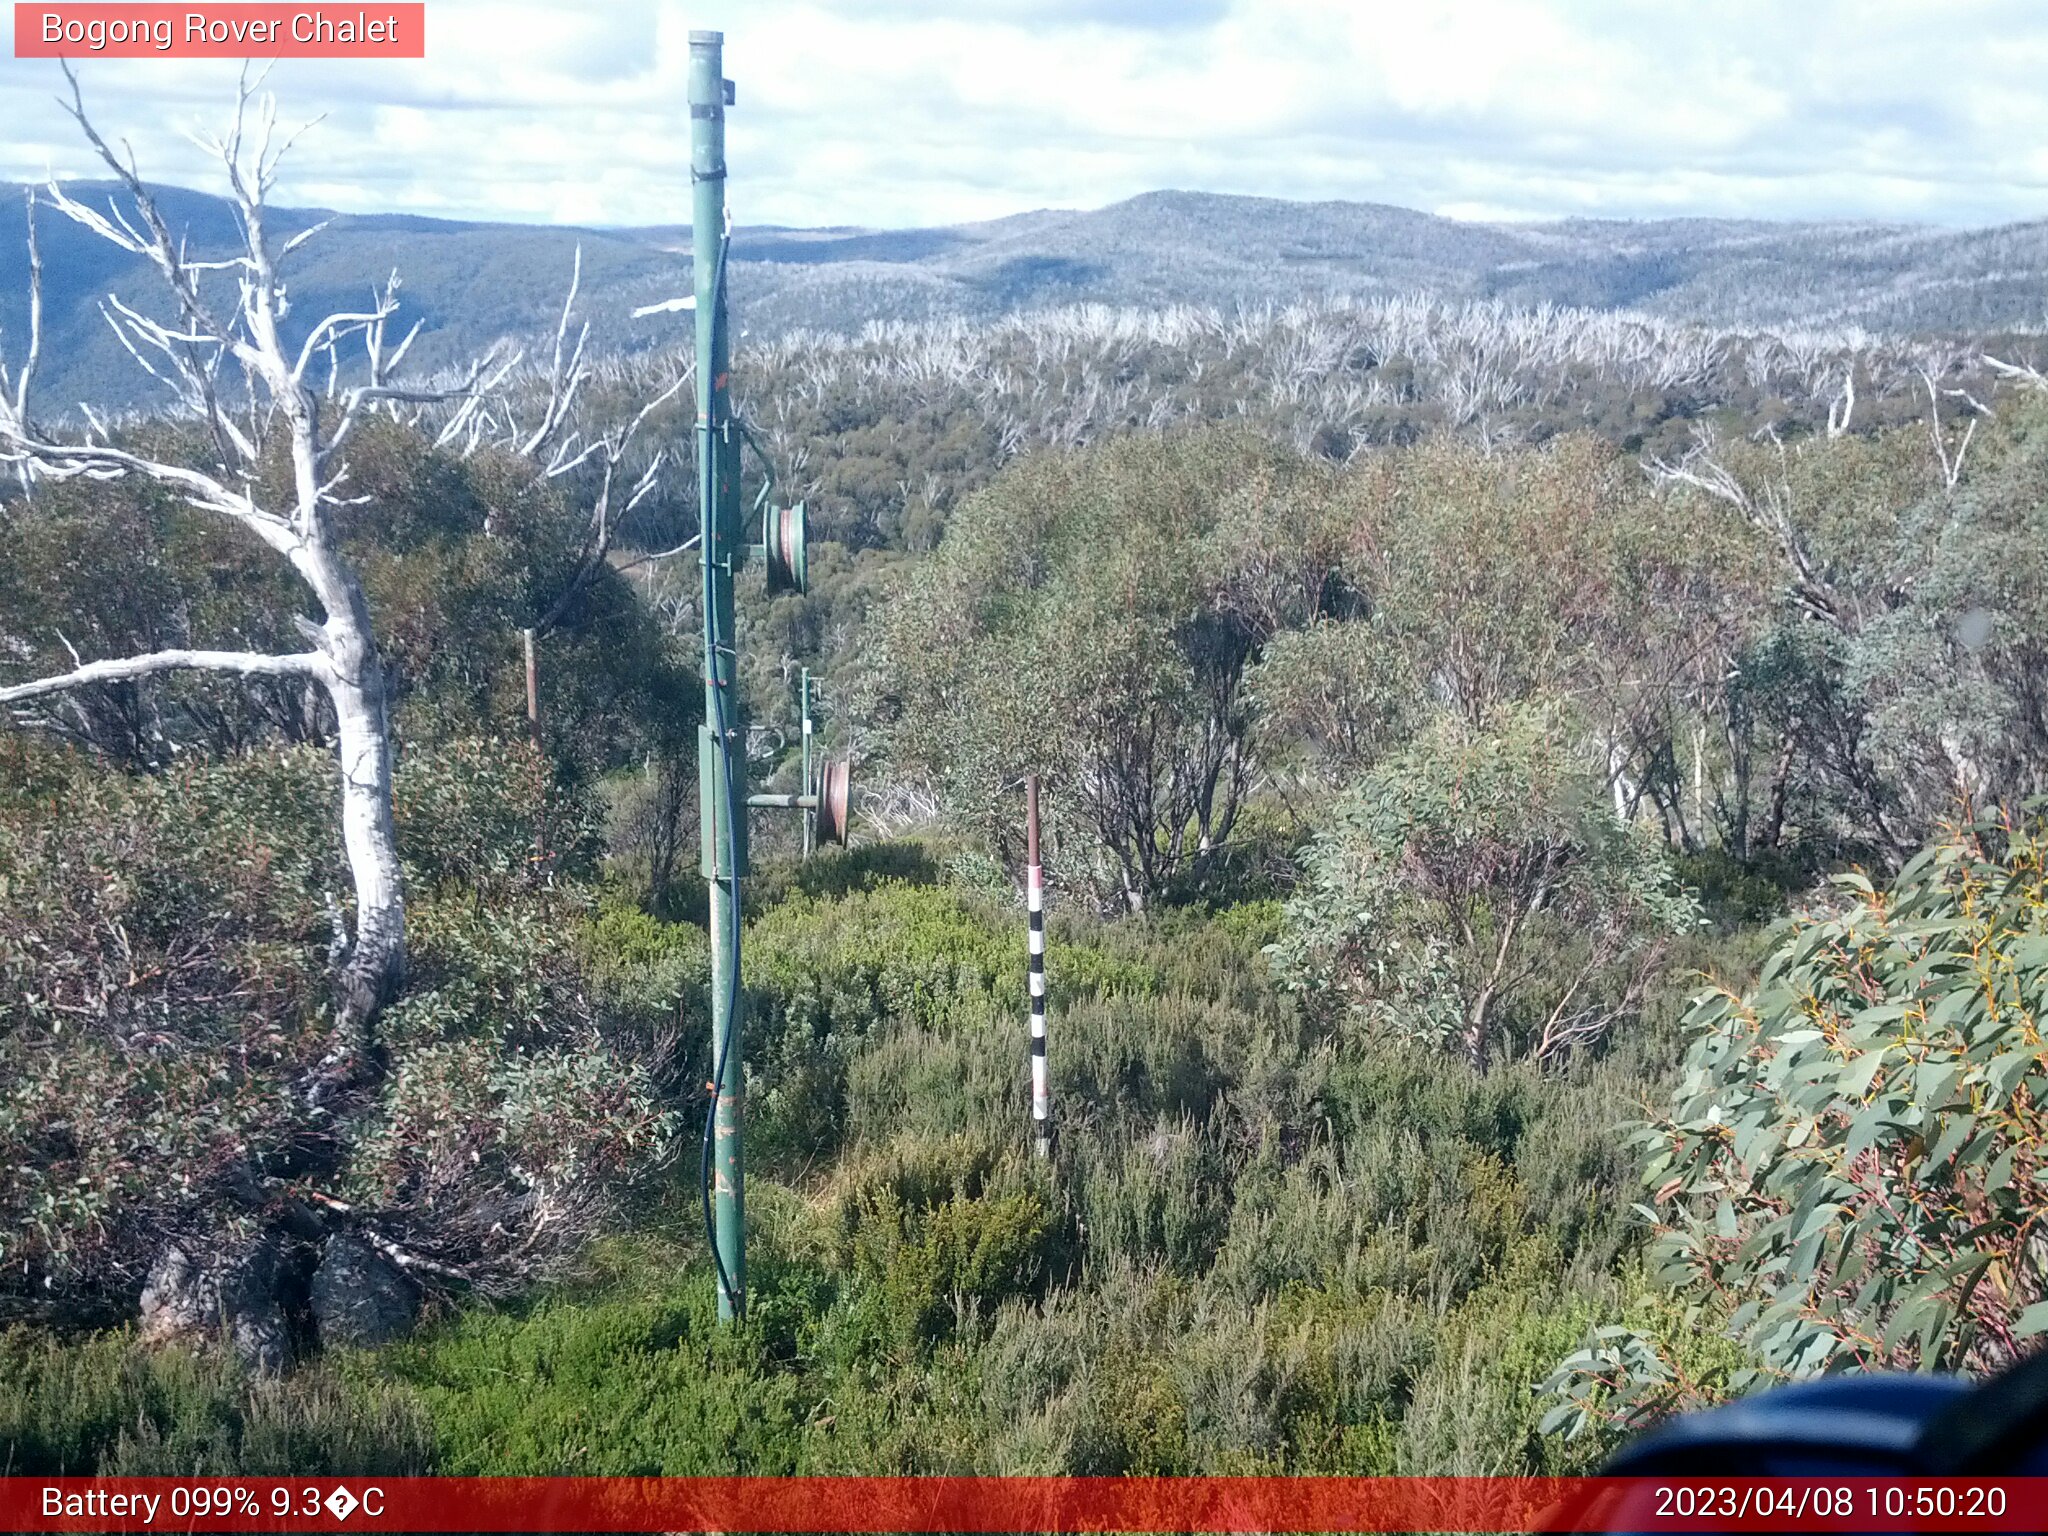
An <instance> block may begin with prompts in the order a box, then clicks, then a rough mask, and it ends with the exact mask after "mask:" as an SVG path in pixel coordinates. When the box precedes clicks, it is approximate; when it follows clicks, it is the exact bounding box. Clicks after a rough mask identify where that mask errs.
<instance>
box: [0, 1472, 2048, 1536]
mask: <svg viewBox="0 0 2048 1536" xmlns="http://www.w3.org/2000/svg"><path fill="white" fill-rule="evenodd" d="M160 1530H178V1531H358V1530H370V1531H422V1532H425V1531H519V1532H525V1531H705V1532H710V1531H730V1532H754V1531H761V1532H767V1531H789V1532H826V1531H848V1532H871V1531H872V1532H883V1531H887V1532H912V1531H918V1532H922V1531H933V1532H938V1531H958V1532H1033V1531H1104V1532H1111V1531H1114V1532H1125V1531H1159V1532H1179V1531H1187V1532H1198V1531H1232V1532H1237V1531H1243V1532H1278V1531H1331V1532H1338V1531H1487V1532H1492V1531H1673V1532H1690V1531H2042V1530H2048V1478H1991V1479H1984V1478H1975V1479H1953V1480H1937V1479H1921V1478H1880V1477H1861V1478H1849V1477H1844V1478H1456V1477H1450V1478H1428V1477H1419V1478H1373V1477H1362V1478H1361V1477H1161V1478H1145V1477H1042V1478H1036V1477H896V1478H889V1477H880V1478H877V1477H789V1478H775V1477H723V1478H720V1477H714V1478H624V1477H622V1478H600V1477H564V1478H517V1477H503V1478H497V1477H484V1478H463V1477H450V1478H434V1477H424V1478H405V1477H396V1478H390V1477H350V1478H332V1477H315V1478H296V1479H279V1478H254V1477H242V1478H205V1479H202V1478H77V1477H72V1478H63V1477H59V1478H34V1477H8V1478H0V1531H160Z"/></svg>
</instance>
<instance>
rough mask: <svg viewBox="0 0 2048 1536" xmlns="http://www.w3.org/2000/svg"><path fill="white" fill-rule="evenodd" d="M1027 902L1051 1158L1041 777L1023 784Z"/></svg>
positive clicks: (1041, 1137) (1041, 1134)
mask: <svg viewBox="0 0 2048 1536" xmlns="http://www.w3.org/2000/svg"><path fill="white" fill-rule="evenodd" d="M1024 841H1025V845H1026V853H1025V864H1024V900H1025V904H1026V905H1027V906H1028V907H1029V908H1030V913H1031V940H1030V943H1031V1127H1032V1129H1033V1130H1034V1131H1035V1132H1037V1137H1038V1155H1039V1156H1040V1157H1050V1156H1051V1155H1052V1085H1051V1083H1050V1082H1049V1081H1048V1080H1047V1075H1046V1066H1045V874H1044V871H1043V870H1042V869H1040V867H1039V863H1038V775H1037V774H1035V773H1034V774H1032V775H1031V776H1030V777H1029V778H1027V779H1026V780H1025V781H1024Z"/></svg>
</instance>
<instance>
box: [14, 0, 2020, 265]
mask: <svg viewBox="0 0 2048 1536" xmlns="http://www.w3.org/2000/svg"><path fill="white" fill-rule="evenodd" d="M351 9H353V7H351ZM369 9H371V10H373V11H374V9H375V7H374V4H371V5H370V6H369ZM6 11H7V13H8V19H7V20H6V21H4V22H0V25H5V26H6V27H7V28H8V29H9V34H10V35H9V37H8V40H7V46H6V47H5V48H4V49H0V181H4V180H13V181H20V180H30V179H40V178H42V177H43V176H44V175H46V174H48V173H50V172H52V171H54V172H55V173H57V174H59V175H70V174H76V173H80V172H84V171H87V170H89V169H90V165H89V162H88V160H87V157H86V156H85V154H84V153H83V151H82V149H81V146H80V143H79V139H78V135H77V131H76V129H75V127H74V126H73V125H72V124H71V122H70V121H69V119H68V118H66V117H65V116H64V114H63V113H62V112H61V111H60V110H59V108H58V106H57V105H56V102H55V99H54V98H55V93H56V90H57V88H58V87H59V86H60V85H61V78H60V76H59V75H58V73H57V66H56V65H55V64H53V63H49V62H46V61H34V60H17V59H15V58H14V57H13V56H12V54H13V49H12V38H11V26H12V22H11V11H12V7H11V6H10V7H7V8H6ZM693 28H709V29H718V30H722V31H723V32H724V33H725V39H726V55H725V57H726V73H727V75H729V76H730V77H732V78H733V79H734V80H735V81H736V82H737V89H738V101H737V104H736V106H735V107H734V108H733V110H732V112H731V114H730V117H729V120H728V158H729V163H730V166H731V171H732V176H733V181H732V194H731V196H732V205H733V215H734V218H735V219H736V220H737V221H738V222H740V223H745V224H761V223H777V224H792V225H833V224H855V225H868V226H880V227H905V226H916V225H928V224H949V223H957V222H965V221H969V220H976V219H987V218H996V217H1000V216H1002V215H1004V214H1009V213H1017V212H1022V211H1025V210H1027V209H1034V208H1091V207H1100V206H1103V205H1105V204H1108V203H1112V202H1115V201H1117V200H1119V199H1122V198H1125V197H1130V196H1134V195H1136V194H1137V193H1140V192H1146V191H1152V190H1157V189H1160V188H1179V189H1196V190H1202V191H1211V192H1238V193H1253V194H1261V195H1265V196H1272V197H1285V198H1297V199H1322V198H1341V199H1347V200H1361V201H1372V202H1384V203H1395V204H1399V205H1402V206H1405V207H1410V208H1419V209H1423V210H1426V211H1428V212H1432V213H1438V214H1444V215H1448V216H1452V217H1459V218H1479V219H1542V218H1561V217H1572V216H1581V215H1585V216H1600V217H1617V218H1634V217H1669V216H1680V215H1709V216H1716V217H1754V218H1867V219H1882V220H1897V221H1911V222H1928V223H1938V224H1947V225H1983V224H1994V223H2004V222H2009V221H2015V220H2023V219H2034V218H2041V217H2048V89H2044V88H2043V85H2042V82H2043V81H2044V80H2048V5H2042V4H2040V3H2039V0H1940V3H1930V0H1912V3H1905V0H1855V3H1841V0H1686V3H1680V4H1674V3H1672V0H1398V3H1390V0H809V3H804V0H606V3H604V4H602V5H591V4H540V3H531V0H489V3H483V0H428V5H427V29H428V32H427V57H426V58H425V59H424V60H421V61H408V62H404V63H393V62H368V61H353V60H352V61H292V62H286V63H281V64H279V65H278V66H277V67H276V68H275V69H274V71H273V72H272V74H271V75H270V77H269V83H270V85H271V88H272V89H274V91H275V92H276V94H277V97H278V101H279V114H280V117H281V118H283V119H284V120H286V121H292V122H296V121H304V120H308V119H313V118H316V117H317V118H320V119H321V121H320V122H319V123H318V125H317V126H316V127H314V128H313V129H312V130H311V131H310V132H308V133H307V134H306V135H305V136H304V137H303V138H302V139H301V140H300V142H299V144H298V146H297V148H296V149H295V150H294V153H293V158H292V159H291V160H290V161H289V162H288V163H287V165H286V167H285V171H284V174H283V176H282V178H281V181H280V186H279V189H278V191H277V193H276V194H275V195H274V200H275V201H277V202H279V203H283V204H296V205H317V206H325V207H332V208H338V209H342V210H344V211H348V212H393V211H398V212H411V213H421V214H432V215H439V216H444V217H451V218H489V219H507V220H517V221H521V222H535V223H565V224H612V225H631V224H659V223H681V222H686V221H687V219H688V217H689V201H688V198H689V186H688V174H687V164H686V159H687V143H688V131H689V118H688V110H687V107H686V105H685V102H684V90H683V80H684V61H685V57H686V53H687V39H688V33H689V32H690V31H691V30H692V29H693ZM82 74H83V78H84V82H85V89H86V93H87V101H88V106H89V107H90V108H91V109H92V110H93V111H94V113H95V116H96V118H98V119H99V120H100V121H101V124H102V126H103V128H104V129H106V130H107V131H108V132H109V133H110V134H120V135H125V136H127V137H128V138H130V139H131V140H132V141H133V143H134V145H135V147H136V151H137V154H138V157H139V159H140V162H141V165H142V169H143V171H144V174H145V175H147V176H150V177H152V178H155V179H161V180H165V181H174V182H181V183H184V184H186V185H192V186H202V187H207V188H213V187H215V186H216V185H217V178H216V177H213V176H211V175H210V174H209V164H208V162H207V160H206V158H205V156H204V154H203V153H202V152H201V150H200V149H199V148H197V147H196V146H195V145H193V144H192V143H190V142H188V141H187V140H186V139H185V138H183V137H181V136H180V135H181V132H183V131H187V130H193V129H205V128H210V127H217V126H218V125H219V124H220V123H221V122H222V121H223V120H224V118H225V113H226V110H227V106H228V103H229V101H230V98H231V92H232V89H233V85H234V80H235V74H236V66H234V65H232V64H225V63H216V62H212V61H202V60H190V59H182V60H181V59H173V60H159V59H149V60H135V61H128V60H99V61H94V62H90V63H87V64H86V65H85V66H84V67H83V70H82Z"/></svg>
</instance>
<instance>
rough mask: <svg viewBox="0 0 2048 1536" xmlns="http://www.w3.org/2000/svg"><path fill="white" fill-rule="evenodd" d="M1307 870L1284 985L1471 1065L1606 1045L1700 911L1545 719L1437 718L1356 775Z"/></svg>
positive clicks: (1294, 909) (1278, 952)
mask: <svg viewBox="0 0 2048 1536" xmlns="http://www.w3.org/2000/svg"><path fill="white" fill-rule="evenodd" d="M1306 864H1307V870H1306V874H1307V880H1306V883H1305V885H1304V888H1303V890H1302V891H1301V892H1300V893H1299V894H1298V895H1297V896H1296V898H1295V899H1294V901H1292V902H1291V903H1290V904H1289V906H1288V926H1287V930H1286V933H1285V934H1284V936H1283V937H1282V939H1281V941H1280V942H1279V944H1278V945H1276V947H1275V950H1274V955H1275V961H1276V964H1277V965H1278V966H1279V967H1280V970H1281V973H1282V975H1283V976H1284V977H1286V978H1287V979H1288V981H1289V984H1290V985H1291V986H1293V987H1294V988H1295V989H1296V990H1297V991H1300V992H1303V993H1305V994H1307V995H1308V996H1309V998H1310V999H1311V1000H1312V1001H1313V1002H1315V1003H1316V1004H1318V1005H1320V1006H1321V1007H1322V1008H1323V1009H1325V1010H1326V1011H1328V1012H1333V1013H1336V1014H1338V1015H1340V1016H1343V1017H1348V1018H1351V1019H1354V1020H1356V1021H1357V1022H1359V1023H1360V1024H1361V1025H1362V1026H1364V1027H1365V1028H1367V1029H1369V1030H1374V1031H1386V1032H1390V1033H1393V1034H1395V1035H1397V1036H1401V1037H1405V1038H1408V1039H1412V1040H1416V1041H1418V1042H1421V1043H1425V1044H1428V1045H1433V1046H1450V1045H1456V1046H1458V1047H1459V1048H1461V1049H1462V1050H1463V1052H1464V1055H1465V1056H1466V1059H1467V1060H1469V1061H1470V1062H1472V1064H1473V1065H1474V1066H1475V1067H1477V1066H1483V1065H1484V1063H1485V1061H1486V1059H1487V1057H1488V1055H1489V1054H1490V1053H1492V1052H1493V1051H1496V1050H1498V1049H1500V1048H1501V1047H1502V1046H1506V1047H1507V1048H1508V1049H1509V1050H1510V1051H1511V1052H1512V1053H1519V1054H1526V1055H1528V1056H1531V1057H1533V1058H1535V1059H1537V1060H1551V1059H1555V1058H1557V1057H1559V1056H1561V1055H1562V1054H1564V1053H1566V1052H1568V1051H1570V1050H1572V1049H1574V1048H1577V1047H1581V1046H1584V1045H1586V1044H1588V1043H1590V1042H1596V1041H1598V1040H1599V1039H1600V1037H1601V1036H1603V1035H1604V1034H1605V1033H1606V1032H1607V1030H1608V1028H1609V1027H1610V1025H1611V1024H1612V1022H1613V1021H1614V1019H1615V1018H1617V1017H1621V1016H1626V1015H1628V1014H1630V1013H1632V1012H1633V1011H1634V1010H1635V1008H1636V1007H1637V1005H1638V1003H1639V1001H1640V997H1641V993H1642V990H1643V988H1644V986H1645V985H1646V984H1647V983H1648V981H1649V979H1650V977H1651V975H1652V974H1653V972H1654V968H1655V964H1656V960H1657V957H1658V954H1659V952H1660V948H1661V945H1662V943H1663V941H1664V940H1665V939H1666V938H1668V937H1669V936H1670V935H1673V934H1678V933H1683V932H1684V931H1686V929H1687V928H1689V927H1690V926H1692V925H1694V924H1695V923H1696V921H1697V917H1696V910H1695V908H1694V906H1693V904H1692V902H1691V900H1690V899H1689V898H1688V897H1686V896H1685V895H1683V894H1681V893H1679V892H1676V891H1673V890H1672V889H1671V888H1670V884H1669V875H1668V872H1667V869H1666V866H1665V863H1664V860H1663V858H1662V856H1661V853H1660V852H1659V851H1657V850H1656V849H1654V848H1653V847H1651V846H1650V845H1649V844H1648V843H1647V842H1646V841H1645V840H1644V839H1643V838H1641V837H1640V836H1639V835H1637V834H1636V833H1634V832H1633V831H1631V830H1630V829H1629V828H1628V827H1626V826H1625V825H1624V824H1622V823H1621V822H1620V821H1618V820H1617V819H1616V818H1615V816H1614V813H1613V811H1612V810H1611V809H1610V807H1609V805H1608V804H1607V802H1606V800H1605V798H1604V796H1603V792H1602V788H1601V786H1600V784H1599V782H1598V781H1597V780H1596V779H1594V778H1593V777H1592V775H1590V774H1588V773H1586V772H1584V771H1583V770H1582V769H1580V768H1579V767H1578V766H1577V765H1576V763H1575V761H1574V754H1573V753H1572V752H1571V751H1569V750H1568V749H1567V748H1566V747H1565V746H1564V744H1563V743H1562V742H1561V740H1560V731H1559V726H1558V724H1557V722H1556V720H1555V718H1554V717H1552V716H1549V715H1547V714H1544V713H1540V712H1533V711H1524V712H1521V713H1517V714H1514V715H1511V716H1509V717H1508V718H1507V719H1505V720H1503V721H1502V722H1500V724H1499V725H1498V726H1497V727H1496V728H1495V729H1494V730H1492V731H1486V732H1479V731H1473V730H1471V729H1469V728H1466V727H1464V726H1462V725H1459V724H1457V723H1455V722H1451V721H1446V722H1443V723H1441V724H1440V725H1439V727H1438V728H1437V730H1436V731H1435V732H1434V733H1432V734H1431V735H1428V736H1425V737H1423V738H1422V739H1420V740H1419V741H1418V742H1417V743H1416V745H1415V746H1413V747H1412V748H1410V749H1409V750H1407V751H1405V752H1403V753H1401V754H1400V755H1399V756H1397V757H1395V758H1392V759H1390V760H1389V761H1388V762H1386V763H1385V764H1384V765H1382V766H1381V767H1379V768H1377V769H1374V770H1373V771H1372V772H1370V773H1368V774H1367V775H1366V776H1365V778H1364V779H1363V780H1361V781H1360V783H1359V785H1358V787H1357V788H1356V789H1355V790H1354V791H1353V792H1352V793H1351V795H1349V796H1348V797H1347V798H1346V799H1345V801H1344V802H1343V803H1342V804H1341V805H1340V806H1339V808H1338V810H1337V813H1336V817H1335V823H1334V826H1333V827H1332V829H1331V830H1330V831H1329V832H1327V833H1325V834H1323V836H1322V837H1321V838H1319V839H1318V841H1317V842H1316V844H1315V845H1314V846H1313V847H1312V848H1311V850H1310V852H1309V854H1308V857H1307V859H1306Z"/></svg>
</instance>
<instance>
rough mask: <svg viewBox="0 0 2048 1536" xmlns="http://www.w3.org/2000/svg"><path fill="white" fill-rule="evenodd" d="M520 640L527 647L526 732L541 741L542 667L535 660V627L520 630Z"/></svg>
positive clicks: (529, 626)
mask: <svg viewBox="0 0 2048 1536" xmlns="http://www.w3.org/2000/svg"><path fill="white" fill-rule="evenodd" d="M519 638H520V640H521V641H522V642H523V643H524V645H525V647H526V731H527V734H528V735H530V736H531V737H533V739H534V740H535V741H539V740H540V667H539V665H538V664H537V663H536V662H535V660H534V654H533V627H532V626H531V625H528V626H527V627H526V628H525V629H522V630H520V631H519Z"/></svg>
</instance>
